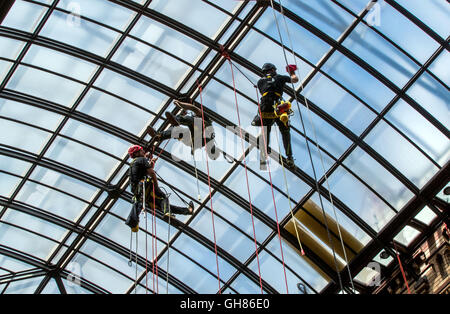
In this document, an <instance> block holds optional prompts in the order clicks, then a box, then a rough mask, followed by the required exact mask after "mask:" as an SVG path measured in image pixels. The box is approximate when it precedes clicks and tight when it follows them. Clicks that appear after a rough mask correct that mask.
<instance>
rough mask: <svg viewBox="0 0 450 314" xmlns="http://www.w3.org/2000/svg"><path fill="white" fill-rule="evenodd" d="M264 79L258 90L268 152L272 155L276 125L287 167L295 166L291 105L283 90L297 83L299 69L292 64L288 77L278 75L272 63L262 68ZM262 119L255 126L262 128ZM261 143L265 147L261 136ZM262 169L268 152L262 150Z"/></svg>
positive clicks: (255, 121)
mask: <svg viewBox="0 0 450 314" xmlns="http://www.w3.org/2000/svg"><path fill="white" fill-rule="evenodd" d="M261 70H262V72H263V77H261V79H259V81H258V89H259V91H260V93H261V118H262V124H263V126H265V127H266V130H265V132H264V137H265V143H266V145H267V152H268V153H270V147H269V143H270V131H271V128H272V125H273V124H274V123H276V124H277V125H278V128H279V129H280V132H281V137H282V139H283V146H284V150H285V152H286V156H287V166H288V167H293V166H294V159H293V157H292V147H291V133H290V124H289V119H288V116H289V114H291V112H292V111H291V109H290V103H289V102H285V101H284V100H283V98H282V95H283V89H284V86H285V84H286V83H297V82H298V77H297V75H296V74H295V71H296V70H297V67H296V66H295V65H293V64H290V65H288V66H287V67H286V71H287V72H288V73H289V76H287V75H279V74H277V68H276V67H275V65H273V64H272V63H265V64H264V65H263V66H262V69H261ZM261 118H260V116H259V114H257V115H256V116H255V118H254V119H253V121H252V125H253V126H261ZM259 143H260V145H261V146H263V145H264V140H263V139H262V137H261V136H260V138H259ZM260 152H261V153H260V156H261V160H260V167H261V169H265V168H266V158H267V156H266V151H265V149H260Z"/></svg>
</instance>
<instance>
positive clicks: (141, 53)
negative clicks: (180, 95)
mask: <svg viewBox="0 0 450 314" xmlns="http://www.w3.org/2000/svg"><path fill="white" fill-rule="evenodd" d="M112 61H114V62H117V63H120V64H122V65H124V66H126V67H128V68H130V69H132V70H134V71H136V72H138V73H141V74H143V75H146V76H148V77H150V78H153V79H155V80H158V82H160V83H162V84H165V85H167V86H169V87H171V88H177V87H178V84H180V83H181V80H182V79H183V78H184V75H186V74H187V71H188V70H190V67H189V66H188V65H186V64H185V63H182V62H181V61H179V60H177V59H174V58H173V57H171V56H169V55H167V54H165V53H162V52H161V51H159V50H156V49H153V48H152V47H150V46H149V45H146V44H143V43H141V42H138V41H137V40H134V39H131V38H127V39H125V40H124V42H123V44H122V45H121V46H120V48H119V49H118V50H117V52H116V53H115V54H114V56H113V58H112Z"/></svg>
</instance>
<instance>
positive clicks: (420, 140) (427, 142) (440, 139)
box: [386, 99, 450, 166]
mask: <svg viewBox="0 0 450 314" xmlns="http://www.w3.org/2000/svg"><path fill="white" fill-rule="evenodd" d="M433 105H434V104H433ZM386 118H387V119H388V120H389V121H391V122H392V123H393V124H394V125H395V126H396V127H398V128H399V129H400V130H401V131H402V132H403V133H404V134H405V135H406V136H408V137H409V138H410V139H411V140H412V141H413V142H414V143H415V144H416V145H418V146H419V147H420V148H422V149H423V150H424V151H425V152H426V153H427V154H428V155H429V156H430V157H431V158H433V160H435V161H436V162H437V163H439V164H440V165H441V166H444V165H445V164H446V163H447V161H448V160H449V157H450V142H449V141H448V138H447V137H446V136H445V135H444V134H443V133H441V132H440V131H439V130H438V129H436V128H435V127H434V126H433V125H432V124H431V123H430V122H428V120H426V119H425V118H424V117H423V116H422V115H420V114H419V113H418V112H417V111H415V110H414V109H413V108H412V107H411V106H409V105H408V104H407V103H406V102H405V101H404V100H403V99H401V100H399V101H398V102H397V103H396V104H395V106H394V107H393V108H392V109H391V110H390V111H389V113H388V114H387V115H386Z"/></svg>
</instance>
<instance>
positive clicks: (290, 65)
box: [286, 64, 297, 74]
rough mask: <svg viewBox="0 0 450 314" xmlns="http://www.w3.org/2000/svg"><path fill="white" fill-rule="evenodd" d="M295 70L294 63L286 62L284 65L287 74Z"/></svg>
mask: <svg viewBox="0 0 450 314" xmlns="http://www.w3.org/2000/svg"><path fill="white" fill-rule="evenodd" d="M295 71H297V66H296V65H295V64H288V65H287V66H286V72H288V73H289V74H292V73H293V72H295Z"/></svg>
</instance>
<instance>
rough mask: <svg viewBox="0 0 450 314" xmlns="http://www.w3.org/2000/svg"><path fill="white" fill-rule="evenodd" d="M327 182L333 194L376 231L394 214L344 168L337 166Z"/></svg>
mask: <svg viewBox="0 0 450 314" xmlns="http://www.w3.org/2000/svg"><path fill="white" fill-rule="evenodd" d="M328 182H329V184H330V189H331V191H332V192H333V194H334V195H336V196H337V197H338V198H339V199H340V200H341V201H342V202H344V203H345V204H346V205H347V206H348V207H349V208H350V209H351V210H352V211H353V212H355V213H356V214H357V215H358V216H360V217H361V218H362V219H363V220H364V221H365V222H366V223H367V224H368V225H369V226H371V227H372V228H373V229H375V230H376V231H380V230H381V229H382V228H383V227H384V226H385V225H386V224H387V223H388V222H389V221H390V220H391V219H392V218H393V217H394V216H395V212H394V211H393V210H391V209H390V208H389V207H388V206H387V205H386V203H384V202H383V201H382V200H380V199H379V198H378V197H377V196H376V195H375V194H374V193H372V192H371V191H370V190H369V189H368V188H367V187H366V186H364V185H363V184H362V183H361V182H360V181H358V180H357V179H356V178H355V177H354V176H352V175H351V174H350V173H349V172H347V171H346V170H345V169H344V168H342V167H339V168H338V169H337V170H336V171H335V172H334V173H333V174H332V175H331V176H330V177H329V180H328Z"/></svg>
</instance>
